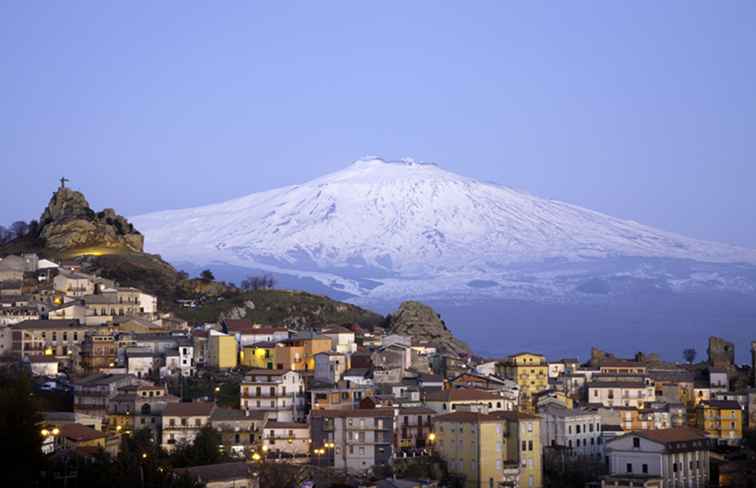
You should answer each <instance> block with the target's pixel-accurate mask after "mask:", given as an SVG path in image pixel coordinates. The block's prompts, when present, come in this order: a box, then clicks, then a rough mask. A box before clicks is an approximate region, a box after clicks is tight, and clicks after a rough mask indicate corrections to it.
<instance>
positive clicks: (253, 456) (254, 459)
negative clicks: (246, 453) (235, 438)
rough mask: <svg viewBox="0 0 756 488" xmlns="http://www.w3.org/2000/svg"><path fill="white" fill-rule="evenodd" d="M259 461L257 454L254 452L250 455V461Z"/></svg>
mask: <svg viewBox="0 0 756 488" xmlns="http://www.w3.org/2000/svg"><path fill="white" fill-rule="evenodd" d="M260 459H261V457H260V455H259V454H258V453H256V452H255V453H252V461H254V462H256V463H257V462H259V461H260Z"/></svg>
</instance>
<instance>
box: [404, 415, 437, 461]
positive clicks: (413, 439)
mask: <svg viewBox="0 0 756 488" xmlns="http://www.w3.org/2000/svg"><path fill="white" fill-rule="evenodd" d="M436 415H437V414H436V411H435V410H432V409H430V408H428V407H400V408H399V409H398V410H397V411H396V420H395V425H396V441H395V443H394V449H395V451H396V452H408V453H414V452H417V451H422V450H424V449H426V448H428V447H429V444H430V440H429V437H428V436H429V435H430V434H431V432H432V431H433V423H432V422H433V418H434V417H435V416H436Z"/></svg>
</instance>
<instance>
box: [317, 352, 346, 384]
mask: <svg viewBox="0 0 756 488" xmlns="http://www.w3.org/2000/svg"><path fill="white" fill-rule="evenodd" d="M347 369H349V358H348V357H347V356H346V355H345V354H343V353H339V352H319V353H317V354H316V355H315V381H322V382H324V383H330V384H334V383H338V382H339V381H341V377H342V376H343V374H344V372H345V371H346V370H347Z"/></svg>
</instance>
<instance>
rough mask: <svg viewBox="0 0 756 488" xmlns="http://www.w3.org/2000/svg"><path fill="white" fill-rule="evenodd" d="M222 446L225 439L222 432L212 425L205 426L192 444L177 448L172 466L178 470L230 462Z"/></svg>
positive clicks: (181, 445) (172, 457) (180, 445)
mask: <svg viewBox="0 0 756 488" xmlns="http://www.w3.org/2000/svg"><path fill="white" fill-rule="evenodd" d="M222 445H223V438H222V437H221V434H220V432H218V431H217V430H215V429H214V428H213V427H211V426H210V425H205V426H204V427H202V428H201V429H200V431H199V432H198V433H197V437H195V438H194V441H193V442H192V443H191V444H187V443H184V444H179V445H178V446H176V450H175V451H174V453H173V455H172V456H171V464H172V465H173V466H174V467H176V468H183V467H187V466H203V465H206V464H217V463H222V462H224V461H228V460H229V458H228V456H227V455H226V454H224V453H223V452H222V451H221V446H222Z"/></svg>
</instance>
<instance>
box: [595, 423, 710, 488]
mask: <svg viewBox="0 0 756 488" xmlns="http://www.w3.org/2000/svg"><path fill="white" fill-rule="evenodd" d="M606 451H607V455H608V457H609V473H610V476H609V478H608V479H606V480H604V482H605V486H611V479H612V478H613V477H617V478H618V479H626V478H627V477H628V476H633V477H637V478H638V479H642V478H643V477H648V478H654V477H656V478H661V480H662V487H663V488H673V487H686V488H687V487H691V488H698V487H700V488H703V487H706V486H708V483H709V441H708V440H707V439H706V435H705V434H704V433H703V432H701V431H698V430H696V429H691V428H689V427H677V428H674V429H665V430H647V431H641V432H631V433H628V434H626V435H623V436H621V437H617V438H615V439H613V440H611V441H609V442H608V443H607V445H606Z"/></svg>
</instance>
